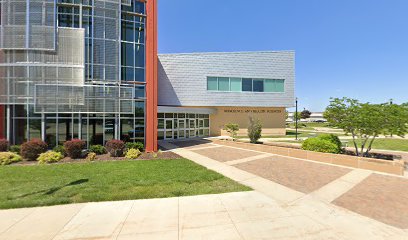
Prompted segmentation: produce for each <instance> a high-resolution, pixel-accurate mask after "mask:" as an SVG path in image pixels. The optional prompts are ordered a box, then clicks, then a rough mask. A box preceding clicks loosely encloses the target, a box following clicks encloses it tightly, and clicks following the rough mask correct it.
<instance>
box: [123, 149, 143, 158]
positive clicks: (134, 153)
mask: <svg viewBox="0 0 408 240" xmlns="http://www.w3.org/2000/svg"><path fill="white" fill-rule="evenodd" d="M141 154H142V153H141V152H140V151H139V149H134V148H131V149H129V150H128V151H127V153H126V156H125V157H126V158H127V159H136V158H138V157H139V156H140V155H141Z"/></svg>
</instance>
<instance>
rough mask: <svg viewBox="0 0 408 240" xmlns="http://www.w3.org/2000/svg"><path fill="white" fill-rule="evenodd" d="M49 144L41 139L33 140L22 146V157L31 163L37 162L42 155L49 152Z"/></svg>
mask: <svg viewBox="0 0 408 240" xmlns="http://www.w3.org/2000/svg"><path fill="white" fill-rule="evenodd" d="M47 147H48V146H47V144H46V143H45V142H43V141H41V140H40V139H32V140H30V141H28V142H25V143H23V144H22V145H21V149H20V155H21V156H22V157H23V158H24V159H27V160H29V161H35V160H37V158H38V156H40V154H41V153H45V152H46V151H47Z"/></svg>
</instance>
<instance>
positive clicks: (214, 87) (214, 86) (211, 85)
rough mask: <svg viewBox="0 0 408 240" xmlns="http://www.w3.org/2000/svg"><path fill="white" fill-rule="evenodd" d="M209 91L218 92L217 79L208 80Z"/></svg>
mask: <svg viewBox="0 0 408 240" xmlns="http://www.w3.org/2000/svg"><path fill="white" fill-rule="evenodd" d="M207 90H210V91H217V90H218V81H217V78H216V77H208V78H207Z"/></svg>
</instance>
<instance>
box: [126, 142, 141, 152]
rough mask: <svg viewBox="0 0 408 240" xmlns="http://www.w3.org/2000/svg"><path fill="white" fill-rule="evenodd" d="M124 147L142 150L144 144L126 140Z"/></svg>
mask: <svg viewBox="0 0 408 240" xmlns="http://www.w3.org/2000/svg"><path fill="white" fill-rule="evenodd" d="M126 149H128V150H129V149H138V150H139V151H141V152H142V151H143V150H144V144H143V143H142V142H128V143H126Z"/></svg>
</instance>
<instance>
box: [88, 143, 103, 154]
mask: <svg viewBox="0 0 408 240" xmlns="http://www.w3.org/2000/svg"><path fill="white" fill-rule="evenodd" d="M89 152H91V153H95V154H96V155H102V154H105V153H106V149H105V147H104V146H102V145H92V146H90V147H89Z"/></svg>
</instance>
